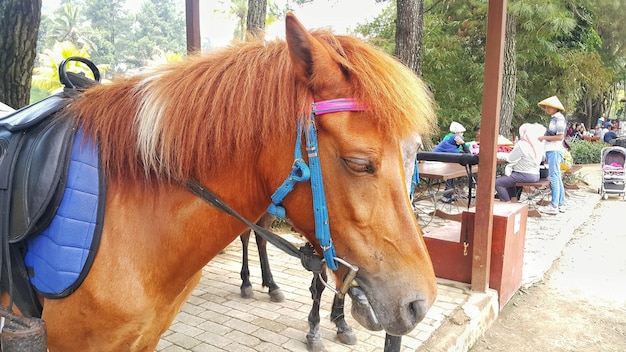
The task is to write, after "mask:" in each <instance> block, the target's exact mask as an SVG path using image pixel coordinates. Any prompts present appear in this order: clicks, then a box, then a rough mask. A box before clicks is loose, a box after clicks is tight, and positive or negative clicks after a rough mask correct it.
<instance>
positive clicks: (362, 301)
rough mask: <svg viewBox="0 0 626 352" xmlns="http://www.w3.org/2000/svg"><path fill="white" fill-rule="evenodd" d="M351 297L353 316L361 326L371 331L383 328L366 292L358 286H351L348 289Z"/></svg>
mask: <svg viewBox="0 0 626 352" xmlns="http://www.w3.org/2000/svg"><path fill="white" fill-rule="evenodd" d="M348 294H349V295H350V298H352V309H351V312H352V317H353V318H354V320H356V321H357V322H358V323H359V324H361V326H363V327H364V328H366V329H368V330H371V331H380V330H382V329H383V327H382V325H381V324H380V322H379V321H378V318H377V317H376V314H375V313H374V309H372V306H371V305H370V302H369V300H368V299H367V297H366V296H365V292H363V290H362V289H361V288H360V287H358V286H355V287H350V289H349V290H348Z"/></svg>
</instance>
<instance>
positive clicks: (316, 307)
mask: <svg viewBox="0 0 626 352" xmlns="http://www.w3.org/2000/svg"><path fill="white" fill-rule="evenodd" d="M321 275H322V278H323V280H324V281H326V280H327V276H326V271H322V274H321ZM309 291H311V298H312V299H313V305H312V306H311V311H310V312H309V333H308V334H307V335H306V347H307V350H309V351H316V352H317V351H322V350H324V343H323V342H322V335H321V333H320V303H321V299H322V292H324V284H323V283H322V281H321V280H320V278H319V276H318V275H315V274H314V275H313V280H312V281H311V287H310V288H309Z"/></svg>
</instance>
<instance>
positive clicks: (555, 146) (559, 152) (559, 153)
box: [537, 96, 566, 215]
mask: <svg viewBox="0 0 626 352" xmlns="http://www.w3.org/2000/svg"><path fill="white" fill-rule="evenodd" d="M537 105H539V107H540V108H542V109H544V110H545V111H546V112H547V113H548V114H550V116H551V119H550V124H549V125H548V128H547V129H546V133H545V135H543V136H541V137H539V141H545V142H546V143H545V145H544V146H545V150H546V160H547V161H548V169H549V176H548V178H549V179H550V191H551V192H552V201H551V202H550V204H549V205H547V206H545V207H542V208H539V211H540V212H542V213H545V214H550V215H556V214H558V213H559V212H561V213H563V212H565V187H563V179H562V178H561V163H562V162H563V150H564V149H565V148H564V147H563V140H564V138H565V128H566V122H565V116H564V115H563V111H565V108H564V107H563V104H561V101H560V100H559V98H557V97H556V96H551V97H549V98H547V99H544V100H542V101H541V102H539V104H537Z"/></svg>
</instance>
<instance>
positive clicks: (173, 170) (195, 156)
mask: <svg viewBox="0 0 626 352" xmlns="http://www.w3.org/2000/svg"><path fill="white" fill-rule="evenodd" d="M313 34H314V36H315V38H317V39H318V40H320V41H321V42H322V44H323V45H324V47H326V48H327V49H328V50H329V51H330V52H331V55H332V56H333V57H334V58H335V59H336V60H337V61H338V62H339V63H340V65H341V66H342V67H343V70H344V73H345V74H346V76H347V81H348V82H349V84H351V85H352V88H351V89H352V92H351V96H350V97H354V98H356V99H358V100H361V101H363V102H365V103H367V104H368V107H369V109H370V111H371V112H372V114H368V116H374V117H377V118H378V119H379V126H380V130H381V133H390V135H393V136H397V137H398V138H403V137H405V136H408V135H410V134H413V133H415V132H418V133H420V134H422V135H428V134H429V133H431V132H432V128H433V126H434V125H435V115H434V111H433V108H432V106H431V101H430V98H429V95H428V93H427V90H426V89H425V87H424V85H423V83H422V82H421V81H420V80H419V79H418V78H417V77H416V76H415V75H414V74H413V73H412V72H411V71H410V70H409V69H407V68H406V67H404V66H403V65H401V64H400V63H398V62H397V61H396V60H395V59H394V58H392V57H389V56H387V55H385V54H383V53H381V52H380V51H378V50H376V49H374V48H372V47H370V46H369V45H367V44H364V43H363V42H361V41H360V40H358V39H355V38H352V37H348V36H335V35H333V34H332V33H330V32H328V31H317V32H314V33H313ZM310 89H311V88H310V87H309V86H308V85H306V84H304V83H300V82H298V81H297V80H296V78H295V75H294V73H293V69H292V63H291V60H290V56H289V52H288V48H287V44H286V43H285V42H284V41H280V40H276V41H271V42H264V41H260V40H257V41H249V42H242V43H236V44H233V45H231V46H229V47H226V48H223V49H220V50H215V51H211V52H209V53H207V54H205V55H203V56H199V57H188V58H187V59H185V60H184V61H182V62H179V63H174V64H171V65H168V66H164V67H162V68H159V69H157V70H154V71H153V72H150V73H146V74H142V75H140V76H136V77H132V78H126V79H120V80H117V81H115V82H114V83H113V84H109V85H101V86H98V87H95V88H92V89H90V90H88V91H87V92H85V93H84V94H83V96H82V97H81V98H79V99H78V100H77V101H76V102H75V103H73V104H72V105H71V106H70V108H69V112H70V113H72V115H74V116H77V117H78V122H79V124H81V125H83V126H84V127H85V130H86V132H87V133H88V134H90V135H92V136H94V137H95V138H97V139H98V140H100V142H101V151H102V161H103V164H104V165H105V167H106V170H107V172H108V173H109V175H111V176H120V175H123V176H124V177H125V178H132V179H142V178H143V177H144V175H149V176H150V177H153V176H156V177H158V178H160V177H165V178H174V179H178V180H186V179H189V178H192V177H197V176H198V175H202V174H206V173H207V172H211V171H212V170H215V169H219V168H222V167H225V166H226V165H227V163H229V161H230V160H232V159H234V158H242V159H247V160H250V158H251V157H252V156H253V155H254V153H256V152H258V150H260V149H261V148H262V147H263V145H264V144H266V143H269V142H270V141H272V140H275V138H277V137H280V138H288V139H293V138H294V137H295V132H296V124H297V121H298V116H302V115H303V114H306V113H307V112H309V111H310V102H311V96H312V92H311V91H310ZM334 98H345V96H337V97H334Z"/></svg>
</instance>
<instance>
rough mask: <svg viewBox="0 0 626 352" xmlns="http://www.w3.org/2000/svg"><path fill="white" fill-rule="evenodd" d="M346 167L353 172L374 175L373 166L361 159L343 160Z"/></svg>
mask: <svg viewBox="0 0 626 352" xmlns="http://www.w3.org/2000/svg"><path fill="white" fill-rule="evenodd" d="M343 160H344V162H345V163H346V165H348V167H349V168H350V169H352V170H353V171H354V172H367V173H368V174H373V173H374V171H375V170H374V166H372V164H371V163H370V162H369V161H367V160H362V159H343Z"/></svg>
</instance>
